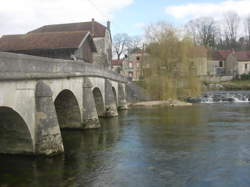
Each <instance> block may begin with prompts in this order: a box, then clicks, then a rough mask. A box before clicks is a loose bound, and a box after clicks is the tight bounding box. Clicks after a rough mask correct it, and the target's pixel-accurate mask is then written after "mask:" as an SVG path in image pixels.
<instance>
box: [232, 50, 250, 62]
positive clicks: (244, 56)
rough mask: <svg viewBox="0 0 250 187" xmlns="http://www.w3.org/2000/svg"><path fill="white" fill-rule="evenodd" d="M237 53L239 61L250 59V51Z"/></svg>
mask: <svg viewBox="0 0 250 187" xmlns="http://www.w3.org/2000/svg"><path fill="white" fill-rule="evenodd" d="M235 54H236V57H237V60H238V61H250V51H237V52H236V53H235Z"/></svg>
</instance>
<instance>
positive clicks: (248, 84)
mask: <svg viewBox="0 0 250 187" xmlns="http://www.w3.org/2000/svg"><path fill="white" fill-rule="evenodd" d="M210 84H220V85H222V86H223V89H222V90H250V80H232V81H226V82H216V83H210Z"/></svg>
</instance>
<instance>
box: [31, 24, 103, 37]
mask: <svg viewBox="0 0 250 187" xmlns="http://www.w3.org/2000/svg"><path fill="white" fill-rule="evenodd" d="M92 24H93V31H92ZM72 31H89V32H91V34H92V36H93V37H104V36H105V32H106V27H105V26H104V25H102V24H100V23H98V22H96V21H90V22H78V23H66V24H55V25H45V26H42V27H40V28H38V29H36V30H33V31H31V32H29V33H43V32H72Z"/></svg>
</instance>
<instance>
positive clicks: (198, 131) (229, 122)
mask: <svg viewBox="0 0 250 187" xmlns="http://www.w3.org/2000/svg"><path fill="white" fill-rule="evenodd" d="M249 122H250V105H249V104H212V105H202V104H201V105H194V106H191V107H173V108H148V109H142V108H138V109H131V110H129V111H123V112H122V113H121V114H120V116H119V118H111V119H102V120H101V123H102V128H101V129H97V130H89V131H63V132H62V135H63V142H64V146H65V154H64V155H60V156H58V157H54V158H30V157H14V156H11V157H10V156H0V166H1V167H0V187H2V186H18V187H19V186H25V187H27V186H38V187H40V186H43V187H44V186H45V187H46V186H90V187H92V186H93V187H99V186H101V187H113V186H114V187H127V186H132V187H133V186H137V187H141V186H142V187H151V186H156V187H161V186H164V187H165V186H174V187H178V186H181V187H182V186H190V187H193V186H202V187H203V186H204V187H206V186H218V187H221V186H222V187H223V186H225V187H228V186H229V187H230V186H249V185H250V179H249V173H250V159H249V158H250V144H249V143H248V142H249V139H250V123H249Z"/></svg>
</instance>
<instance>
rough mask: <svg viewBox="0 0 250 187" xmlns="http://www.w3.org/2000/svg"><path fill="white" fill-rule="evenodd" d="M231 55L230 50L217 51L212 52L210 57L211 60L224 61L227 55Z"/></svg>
mask: <svg viewBox="0 0 250 187" xmlns="http://www.w3.org/2000/svg"><path fill="white" fill-rule="evenodd" d="M231 53H232V50H218V51H212V52H211V57H212V59H213V60H226V58H227V57H228V55H229V54H231Z"/></svg>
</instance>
